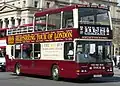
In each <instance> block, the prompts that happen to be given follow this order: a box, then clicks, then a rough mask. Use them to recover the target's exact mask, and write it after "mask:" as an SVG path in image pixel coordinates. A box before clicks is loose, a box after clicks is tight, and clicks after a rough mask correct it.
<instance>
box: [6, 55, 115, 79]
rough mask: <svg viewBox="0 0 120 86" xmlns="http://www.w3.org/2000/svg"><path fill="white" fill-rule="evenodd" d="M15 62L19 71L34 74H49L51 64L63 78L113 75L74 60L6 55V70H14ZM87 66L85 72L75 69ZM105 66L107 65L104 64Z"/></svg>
mask: <svg viewBox="0 0 120 86" xmlns="http://www.w3.org/2000/svg"><path fill="white" fill-rule="evenodd" d="M16 63H19V64H20V68H21V72H22V73H26V74H36V75H45V76H51V68H52V66H53V65H57V66H58V67H59V74H60V77H64V78H80V77H82V76H90V75H95V74H103V75H113V71H112V72H107V71H105V70H99V69H95V70H90V69H89V67H90V64H85V63H84V64H83V63H81V64H80V63H76V62H75V61H58V60H52V61H51V60H22V59H14V60H10V59H8V56H6V71H11V72H14V70H15V65H16ZM85 66H87V68H86V69H87V71H88V72H86V73H80V72H79V73H78V72H76V70H81V69H82V67H85ZM106 68H107V66H106Z"/></svg>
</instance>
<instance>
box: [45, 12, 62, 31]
mask: <svg viewBox="0 0 120 86" xmlns="http://www.w3.org/2000/svg"><path fill="white" fill-rule="evenodd" d="M50 26H54V28H50ZM60 26H61V13H55V14H50V15H48V26H47V27H48V28H47V29H48V30H54V29H60ZM55 27H56V28H55Z"/></svg>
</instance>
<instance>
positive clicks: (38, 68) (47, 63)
mask: <svg viewBox="0 0 120 86" xmlns="http://www.w3.org/2000/svg"><path fill="white" fill-rule="evenodd" d="M34 63H35V64H34V68H33V70H34V73H37V74H39V75H45V76H51V67H52V64H57V63H58V61H52V60H34Z"/></svg>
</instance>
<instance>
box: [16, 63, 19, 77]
mask: <svg viewBox="0 0 120 86" xmlns="http://www.w3.org/2000/svg"><path fill="white" fill-rule="evenodd" d="M15 73H16V75H17V76H19V75H20V65H19V64H17V65H16V66H15Z"/></svg>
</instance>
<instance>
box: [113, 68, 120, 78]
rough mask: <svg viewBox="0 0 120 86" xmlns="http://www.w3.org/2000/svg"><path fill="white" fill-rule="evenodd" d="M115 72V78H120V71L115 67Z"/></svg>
mask: <svg viewBox="0 0 120 86" xmlns="http://www.w3.org/2000/svg"><path fill="white" fill-rule="evenodd" d="M113 70H114V75H115V76H116V75H117V76H118V75H119V76H120V69H118V68H117V67H114V68H113Z"/></svg>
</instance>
